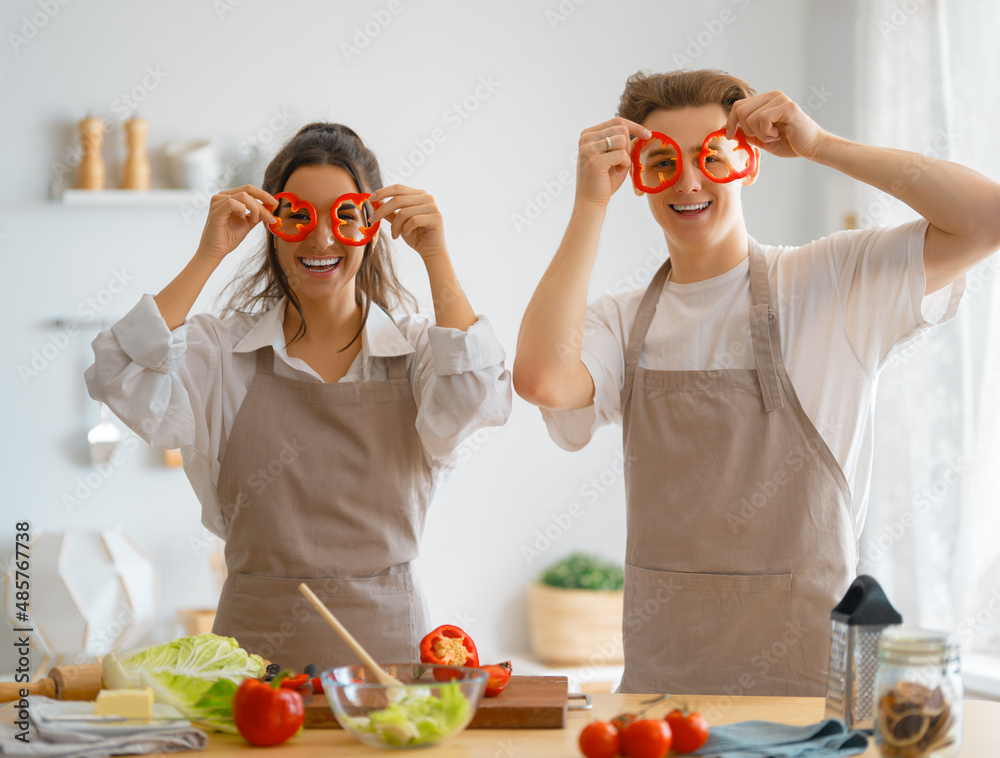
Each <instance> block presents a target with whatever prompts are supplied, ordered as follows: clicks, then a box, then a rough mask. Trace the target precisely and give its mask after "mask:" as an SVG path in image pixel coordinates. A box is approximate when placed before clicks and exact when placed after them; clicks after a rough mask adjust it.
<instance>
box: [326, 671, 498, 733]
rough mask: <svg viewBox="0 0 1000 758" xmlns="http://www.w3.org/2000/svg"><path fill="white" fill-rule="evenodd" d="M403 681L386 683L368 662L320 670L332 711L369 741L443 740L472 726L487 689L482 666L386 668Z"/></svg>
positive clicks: (347, 725) (349, 727)
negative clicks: (475, 667)
mask: <svg viewBox="0 0 1000 758" xmlns="http://www.w3.org/2000/svg"><path fill="white" fill-rule="evenodd" d="M382 668H384V669H385V670H386V671H387V672H388V673H389V675H390V676H391V677H392V678H393V679H395V680H396V681H397V682H399V685H398V686H393V685H387V684H382V683H380V682H379V680H378V678H377V677H376V676H375V673H374V672H373V671H371V670H369V669H368V668H367V667H365V666H361V665H358V666H342V667H340V668H335V669H329V670H327V671H324V672H323V673H322V674H320V679H321V680H322V682H323V692H324V693H325V694H326V699H327V701H329V703H330V710H332V711H333V715H334V716H336V718H337V721H338V722H339V723H340V725H341V726H342V727H343V728H344V729H345V730H346V731H348V732H350V733H351V734H353V735H354V736H355V737H356V738H357V739H359V740H361V741H362V742H363V743H365V744H366V745H372V746H373V747H382V748H397V749H398V748H411V747H423V746H424V745H433V744H434V743H436V742H441V741H442V740H445V739H447V738H449V737H451V736H452V735H454V734H458V733H459V732H460V731H462V730H463V729H465V727H466V726H468V724H469V722H470V721H472V717H473V716H474V715H475V713H476V709H477V708H478V707H479V701H480V700H481V699H482V697H483V692H484V691H485V690H486V680H487V679H488V678H489V675H488V674H487V673H486V672H485V671H483V670H482V669H474V668H466V667H464V666H441V665H436V664H432V663H390V664H385V665H383V666H382Z"/></svg>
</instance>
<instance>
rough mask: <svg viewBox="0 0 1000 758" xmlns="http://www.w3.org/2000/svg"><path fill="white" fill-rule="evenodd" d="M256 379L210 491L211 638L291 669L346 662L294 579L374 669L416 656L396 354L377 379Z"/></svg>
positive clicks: (414, 544) (423, 487) (420, 605)
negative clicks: (214, 497)
mask: <svg viewBox="0 0 1000 758" xmlns="http://www.w3.org/2000/svg"><path fill="white" fill-rule="evenodd" d="M273 369H274V351H273V350H272V349H271V347H269V346H268V347H264V348H261V349H260V350H258V351H257V373H256V375H255V376H254V379H253V382H252V383H251V384H250V387H249V389H248V390H247V395H246V398H245V399H244V401H243V404H242V405H241V406H240V410H239V413H237V415H236V420H235V422H234V424H233V428H232V431H231V433H230V435H229V443H228V445H227V448H226V452H225V455H224V456H223V460H222V468H221V472H220V474H219V483H218V494H219V499H220V502H221V503H222V515H223V518H224V519H225V521H226V526H227V528H228V536H227V538H226V566H227V568H228V572H229V573H228V576H227V578H226V583H225V585H224V586H223V589H222V597H221V598H220V600H219V608H218V612H217V613H216V619H215V626H214V628H213V630H212V631H214V632H215V633H216V634H222V635H227V636H231V637H235V638H236V639H237V640H239V642H240V644H241V645H242V646H243V647H244V648H246V649H247V650H250V651H251V652H254V653H258V654H260V655H262V656H264V657H265V658H267V659H268V660H270V661H273V662H275V663H278V664H280V665H281V666H283V667H286V668H291V669H295V670H296V671H302V669H303V668H304V667H305V666H306V664H309V663H314V664H316V665H317V666H318V667H319V668H320V670H323V669H326V668H330V667H333V666H341V665H348V664H354V663H358V662H359V661H358V659H357V656H356V655H355V654H354V653H352V652H351V651H350V649H349V648H348V647H347V646H346V645H344V643H343V642H341V640H340V638H339V637H337V635H336V634H335V633H334V631H333V630H332V629H330V627H329V626H328V625H327V624H326V622H325V621H323V620H322V618H321V617H320V615H319V614H318V613H317V612H316V611H315V610H314V609H313V608H312V606H311V605H310V604H309V603H308V601H307V600H306V599H305V598H304V597H303V596H302V595H301V594H300V593H299V590H298V585H299V583H300V582H303V581H304V582H306V583H307V584H308V585H309V586H310V587H311V588H312V589H313V591H314V592H315V593H316V594H317V595H318V596H319V597H320V599H321V600H323V602H324V603H326V605H327V607H328V608H330V610H331V611H333V613H334V614H335V615H336V616H337V618H338V619H340V621H341V622H342V623H343V624H344V626H345V627H347V629H348V630H349V631H350V632H351V633H352V634H353V635H354V636H355V637H356V638H357V639H358V641H359V642H360V643H361V644H362V645H364V647H365V648H367V649H368V651H369V652H371V654H372V655H373V656H374V657H375V659H376V660H378V661H384V662H393V661H395V662H405V661H416V660H419V657H418V645H419V641H420V638H421V637H422V636H423V635H424V634H425V633H426V632H427V627H428V624H427V614H426V610H425V606H424V600H423V595H422V593H421V591H420V587H419V584H418V583H417V580H416V577H415V576H414V574H412V573H411V572H410V567H409V562H410V561H411V560H413V559H414V558H416V556H417V553H418V543H419V538H420V534H421V532H422V530H423V524H424V515H425V513H426V509H427V499H428V495H429V493H430V490H431V474H430V468H429V466H428V465H427V463H426V461H425V458H424V451H423V447H422V445H421V443H420V438H419V437H418V435H417V431H416V425H415V422H416V417H417V408H416V403H415V402H414V400H413V390H412V389H411V387H410V382H409V380H408V379H407V375H406V358H405V356H394V357H392V358H389V359H388V373H389V376H388V380H387V381H381V382H380V381H372V382H337V383H321V382H310V381H301V380H297V379H291V378H287V377H281V376H275V374H274V370H273Z"/></svg>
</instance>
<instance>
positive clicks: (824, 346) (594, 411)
mask: <svg viewBox="0 0 1000 758" xmlns="http://www.w3.org/2000/svg"><path fill="white" fill-rule="evenodd" d="M926 229H927V221H926V220H924V219H921V220H918V221H914V222H911V223H908V224H904V225H902V226H898V227H893V228H889V229H864V230H855V231H842V232H837V233H836V234H833V235H831V236H829V237H825V238H823V239H820V240H817V241H815V242H811V243H809V244H808V245H803V246H802V247H798V248H794V247H777V246H762V249H763V251H764V254H765V257H766V260H767V272H768V284H769V287H770V292H771V309H772V310H773V311H774V312H775V314H776V315H777V317H778V326H779V331H780V335H781V354H782V357H783V359H784V363H785V368H786V370H787V371H788V375H789V378H790V379H791V382H792V386H793V387H794V388H795V392H796V394H797V395H798V397H799V402H800V403H801V404H802V408H803V410H805V412H806V415H808V416H809V419H810V420H811V421H812V422H813V424H814V425H815V426H816V428H817V430H818V431H819V433H820V435H821V436H822V437H823V439H824V440H825V441H826V443H827V445H828V446H829V448H830V450H831V452H832V453H833V455H834V456H835V457H836V459H837V462H838V463H839V464H840V466H841V468H842V469H843V472H844V475H845V477H846V478H847V482H848V484H849V485H850V488H851V493H852V496H853V497H852V500H853V510H854V514H853V515H854V526H855V536H860V534H861V529H862V527H863V526H864V520H865V513H866V512H867V508H868V490H869V484H870V481H871V467H872V443H873V431H874V430H873V421H874V404H875V390H876V385H877V382H878V374H879V371H880V370H881V369H882V367H883V366H885V365H886V363H887V362H888V361H890V360H891V359H892V357H893V356H894V355H896V354H897V353H898V352H899V351H901V350H902V349H903V348H904V347H905V346H906V345H907V344H908V343H909V342H911V341H912V340H913V339H915V338H916V337H917V336H919V335H920V333H921V332H923V331H924V330H925V329H927V328H929V327H930V326H933V325H935V324H940V323H944V322H945V321H948V320H949V319H951V318H952V317H954V315H955V313H956V312H957V310H958V306H959V303H960V302H961V300H962V294H963V293H964V291H965V277H964V276H963V277H961V278H959V279H958V280H957V281H955V282H954V283H952V284H951V285H949V286H948V287H945V288H943V289H941V290H939V291H938V292H935V293H933V294H932V295H929V296H927V297H924V287H925V279H924V266H923V251H924V234H925V232H926ZM644 291H645V290H644V289H640V290H635V291H633V292H627V293H624V294H609V295H605V296H604V297H601V298H600V299H598V300H597V301H596V302H594V303H592V304H591V305H590V306H589V307H588V308H587V315H586V318H585V322H584V333H583V334H584V336H583V351H582V359H583V363H584V365H585V366H586V367H587V370H588V371H589V372H590V375H591V376H592V377H593V379H594V386H595V392H594V404H593V405H592V406H589V407H587V408H581V409H579V410H569V411H551V410H545V409H543V410H542V416H543V418H544V419H545V423H546V426H547V427H548V430H549V435H550V436H551V437H552V439H553V440H555V442H556V443H557V444H558V445H559V446H560V447H562V448H565V449H566V450H579V449H580V448H581V447H583V446H584V445H586V444H587V442H589V441H590V439H591V437H592V435H593V433H594V431H595V430H597V429H598V428H600V427H602V426H604V425H606V424H609V423H617V424H621V390H622V386H623V382H624V376H625V347H626V342H627V340H628V335H629V331H630V330H631V328H632V322H633V320H634V319H635V314H636V311H637V310H638V307H639V301H640V300H641V298H642V295H643V292H644ZM750 305H751V295H750V264H749V259H744V260H743V262H742V263H740V264H739V265H738V266H736V267H735V268H733V269H731V270H730V271H727V272H726V273H724V274H721V275H720V276H717V277H714V278H712V279H707V280H705V281H700V282H693V283H690V284H677V283H675V282H671V281H668V282H667V283H666V285H665V286H664V289H663V292H662V294H661V295H660V299H659V301H658V303H657V307H656V315H655V316H654V317H653V321H652V324H650V327H649V332H648V334H647V335H646V340H645V342H644V343H643V347H642V354H641V356H640V358H639V365H640V366H642V367H643V368H648V369H653V370H667V371H701V370H714V369H732V368H736V369H744V368H754V367H755V364H754V358H753V348H752V347H751V342H750V325H749V309H750Z"/></svg>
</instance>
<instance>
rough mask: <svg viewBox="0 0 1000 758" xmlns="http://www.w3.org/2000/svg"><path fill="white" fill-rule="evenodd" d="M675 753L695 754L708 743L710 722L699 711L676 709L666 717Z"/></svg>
mask: <svg viewBox="0 0 1000 758" xmlns="http://www.w3.org/2000/svg"><path fill="white" fill-rule="evenodd" d="M666 722H667V723H668V724H670V731H671V732H672V733H673V736H674V738H673V748H674V752H675V753H682V754H684V753H693V752H694V751H695V750H698V749H699V748H700V747H702V746H703V745H704V744H705V743H706V742H708V721H707V720H706V719H705V717H704V716H702V715H701V714H700V713H698V712H697V711H691V712H688V711H687V710H684V711H681V710H678V709H677V708H675V709H674V710H672V711H670V713H668V714H667V715H666Z"/></svg>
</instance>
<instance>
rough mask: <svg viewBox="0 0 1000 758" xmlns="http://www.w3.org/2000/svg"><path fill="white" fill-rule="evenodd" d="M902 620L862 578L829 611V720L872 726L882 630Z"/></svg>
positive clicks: (879, 591) (851, 725) (870, 580)
mask: <svg viewBox="0 0 1000 758" xmlns="http://www.w3.org/2000/svg"><path fill="white" fill-rule="evenodd" d="M902 622H903V617H902V616H901V615H899V612H898V611H897V610H896V609H895V608H893V607H892V604H891V603H890V602H889V599H888V598H887V597H886V596H885V592H884V591H883V590H882V587H881V586H880V585H879V583H878V582H876V581H875V579H874V578H872V577H870V576H867V575H864V574H862V575H861V576H859V577H858V578H857V579H855V580H854V582H853V583H852V584H851V586H850V588H849V589H848V590H847V594H846V595H844V599H843V600H841V601H840V603H839V604H838V605H837V607H836V608H834V609H833V611H832V612H831V613H830V627H831V628H830V665H829V672H828V677H827V684H826V716H827V718H837V719H840V720H841V721H843V722H844V723H845V724H847V727H848V728H849V729H867V730H871V729H872V728H873V727H874V725H875V673H876V671H877V670H878V640H879V637H880V636H881V634H882V630H883V629H885V628H886V627H887V626H893V625H895V624H901V623H902Z"/></svg>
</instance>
